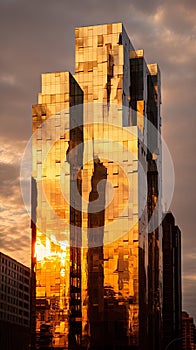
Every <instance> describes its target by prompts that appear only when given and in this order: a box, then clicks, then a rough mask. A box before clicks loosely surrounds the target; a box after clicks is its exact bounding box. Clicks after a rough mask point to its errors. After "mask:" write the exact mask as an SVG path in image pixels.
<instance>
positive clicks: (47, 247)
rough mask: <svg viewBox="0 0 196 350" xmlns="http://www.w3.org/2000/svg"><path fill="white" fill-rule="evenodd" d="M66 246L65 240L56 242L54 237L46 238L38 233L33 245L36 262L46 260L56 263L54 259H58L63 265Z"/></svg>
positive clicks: (67, 244)
mask: <svg viewBox="0 0 196 350" xmlns="http://www.w3.org/2000/svg"><path fill="white" fill-rule="evenodd" d="M68 246H69V243H68V241H66V240H64V241H57V239H56V237H55V236H54V235H50V237H47V236H44V235H42V233H40V232H38V235H37V241H36V244H35V257H36V259H37V261H44V260H46V259H50V260H54V261H56V258H57V257H59V259H60V262H61V265H65V259H66V250H67V247H68ZM62 273H63V272H62Z"/></svg>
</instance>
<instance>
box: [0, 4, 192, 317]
mask: <svg viewBox="0 0 196 350" xmlns="http://www.w3.org/2000/svg"><path fill="white" fill-rule="evenodd" d="M178 3H179V2H178ZM190 3H191V2H189V4H190ZM9 6H11V5H9ZM132 6H133V5H132ZM138 6H139V5H138ZM165 6H166V5H165ZM170 8H171V10H172V7H170ZM176 8H177V9H178V10H179V14H180V13H182V12H181V9H180V8H178V6H177V5H176ZM149 9H150V7H149ZM152 9H153V7H152ZM154 9H155V8H154ZM136 10H137V11H136V14H137V15H138V13H139V14H140V15H141V16H142V13H143V12H142V10H141V8H139V7H136ZM187 11H188V9H187ZM189 15H190V16H191V14H189ZM145 16H146V17H141V18H143V22H142V23H140V22H139V20H138V27H137V25H136V23H135V22H134V21H135V20H133V23H134V24H135V25H136V28H137V29H138V33H139V34H137V30H136V28H134V27H133V25H131V14H130V20H128V18H127V17H126V16H125V17H126V18H125V20H123V22H124V23H125V26H126V30H127V32H128V33H129V35H130V36H131V37H132V33H133V32H134V36H135V37H137V35H138V37H139V40H138V39H137V40H136V39H135V40H134V43H136V44H137V48H141V47H145V53H146V55H147V57H149V55H151V52H153V55H156V61H158V62H159V63H160V65H161V70H162V81H164V84H163V96H164V97H163V99H164V100H163V109H162V120H163V131H164V136H165V135H166V138H167V141H168V145H169V147H170V151H171V153H172V155H173V159H174V162H177V165H176V164H175V169H177V172H176V173H177V174H176V193H175V197H174V200H175V202H174V204H173V205H172V209H173V211H174V214H175V217H176V221H177V224H178V225H179V227H180V229H181V231H182V237H183V243H185V244H184V250H185V252H186V254H184V261H185V263H184V271H187V272H186V275H187V276H185V277H186V278H185V279H184V286H185V287H186V288H187V289H188V288H189V289H190V287H189V285H191V284H193V285H194V261H193V262H192V260H194V254H195V252H194V240H193V236H192V238H191V239H190V240H188V239H187V238H186V237H185V238H184V236H185V235H186V236H187V235H188V234H189V232H188V231H190V232H191V231H192V232H193V228H192V229H191V227H192V226H191V224H190V223H189V222H188V219H187V217H188V215H190V210H189V211H187V212H186V215H185V214H184V211H185V209H186V208H187V207H188V206H187V205H184V209H183V207H182V204H181V201H182V198H185V194H184V195H183V184H184V183H185V184H186V186H187V182H190V183H191V180H190V181H189V180H188V179H187V180H186V181H185V180H184V179H185V176H191V172H190V171H187V173H186V174H185V175H184V176H183V177H182V176H181V175H180V174H181V173H182V172H183V171H184V167H185V165H184V163H183V165H182V161H181V160H180V159H179V158H180V157H179V155H178V153H180V152H179V151H178V149H179V147H182V148H183V147H185V150H186V147H189V145H190V143H191V142H194V140H193V138H192V139H191V138H190V137H189V139H188V138H187V144H186V143H185V144H184V145H183V144H182V143H179V142H176V141H175V139H174V137H176V135H179V137H178V139H182V135H183V134H182V131H181V130H182V128H181V125H183V120H182V119H181V118H177V116H176V115H175V116H174V117H173V108H175V109H174V113H175V114H176V113H177V111H178V108H177V107H176V104H177V101H178V103H179V104H180V103H182V102H181V99H182V98H181V96H187V95H186V93H185V92H184V90H183V92H181V95H180V94H179V95H178V96H180V97H178V96H176V94H177V91H173V99H172V90H169V89H171V86H172V84H174V83H175V84H174V86H173V89H176V81H178V74H179V71H180V73H181V74H182V80H183V74H184V75H185V77H186V69H185V62H186V59H188V58H187V56H186V55H185V56H183V53H181V51H180V48H179V47H178V45H177V43H176V53H175V52H173V51H172V50H174V49H173V47H172V36H170V34H172V33H173V34H174V33H176V36H177V38H178V30H180V29H179V28H178V29H175V28H173V32H172V29H170V33H169V32H165V35H166V34H167V35H168V36H167V35H166V37H165V39H164V40H163V37H162V42H163V44H162V45H161V40H160V47H159V46H158V45H157V46H156V45H155V44H154V47H153V43H152V42H151V43H149V42H148V41H147V40H144V42H142V35H144V34H143V33H142V25H144V24H146V25H147V29H148V28H149V27H148V25H149V22H148V19H149V17H148V9H146V14H145ZM187 16H188V12H187ZM105 17H106V18H105V21H107V22H108V21H109V20H110V18H108V17H107V16H105ZM138 18H139V17H138ZM145 18H146V22H145ZM185 18H187V17H186V16H185ZM88 21H89V20H85V18H84V19H83V20H82V23H81V24H84V25H85V24H87V22H88ZM92 21H94V22H96V23H97V22H100V23H101V22H103V21H104V19H103V17H102V18H100V19H99V18H97V19H96V20H94V19H92V20H91V22H92ZM153 21H154V22H153V23H154V25H155V27H154V28H156V30H158V29H159V30H160V29H161V28H165V29H167V28H168V27H169V28H170V26H171V23H170V26H169V23H166V18H165V17H164V6H163V7H162V11H161V9H159V10H157V11H154V17H153ZM167 21H169V19H167ZM184 22H185V23H184V25H187V26H188V24H187V22H186V21H184ZM174 23H175V22H174ZM190 23H191V22H190ZM166 24H167V25H166ZM177 24H178V21H176V25H177ZM61 25H62V26H63V22H62V24H61ZM71 25H72V24H70V27H69V28H70V32H69V33H70V35H72V34H71V30H72V31H73V28H71ZM190 25H191V24H190ZM73 26H75V23H74V21H73ZM161 26H162V27H161ZM57 27H58V26H57ZM56 30H57V29H56ZM156 30H155V29H154V31H153V29H152V28H149V31H147V33H146V34H145V35H146V38H150V33H152V34H154V37H155V43H156V38H157V37H156V35H157V34H156ZM175 30H177V31H176V32H175ZM193 34H194V32H192V35H193ZM56 35H57V36H58V37H59V40H60V41H59V42H58V45H57V44H55V45H56V50H57V51H58V50H60V49H59V46H63V44H62V42H63V40H64V35H63V33H62V32H60V34H59V31H56ZM51 37H52V35H51ZM160 37H161V32H160ZM182 37H183V36H182ZM177 38H174V42H175V39H177ZM183 38H184V41H185V42H184V44H185V45H186V44H187V45H188V42H189V41H190V42H191V37H190V36H189V37H188V38H187V37H186V38H185V37H183ZM166 39H167V40H166ZM57 41H58V40H57ZM68 41H69V42H71V41H72V40H70V39H69V38H67V42H68ZM40 43H41V41H40ZM138 43H140V47H138ZM21 45H23V43H21ZM41 45H42V47H45V45H46V44H45V43H44V42H42V44H41ZM66 45H67V49H68V48H69V50H68V52H67V53H66V54H62V53H63V52H64V49H62V47H61V50H62V52H61V55H56V54H55V52H56V50H54V51H55V52H53V53H52V55H50V54H48V58H47V59H46V58H44V59H43V61H41V63H40V65H39V64H38V66H39V68H38V73H37V68H36V67H34V68H33V70H32V74H33V75H34V74H36V76H37V80H36V79H35V76H33V75H30V74H29V73H28V74H29V75H27V78H26V79H27V81H26V82H27V83H28V85H29V82H31V83H32V88H31V89H30V90H28V92H27V93H28V97H27V101H28V103H29V101H30V103H29V105H31V103H32V96H34V92H33V90H34V91H36V88H35V85H36V84H37V85H36V86H38V85H39V74H40V73H41V72H44V71H45V67H46V66H47V69H48V71H53V70H56V69H57V67H58V69H59V64H60V67H62V70H64V67H66V68H69V70H71V71H73V67H72V65H71V54H72V56H73V49H70V47H69V45H68V43H67V44H65V46H66ZM167 45H168V46H167ZM150 46H151V48H153V51H152V49H151V48H150ZM22 47H23V48H24V46H22ZM47 47H48V50H49V48H50V45H48V46H47ZM166 47H168V51H167V52H168V56H169V52H170V54H171V53H172V52H173V55H174V61H175V54H176V55H177V53H178V54H179V56H176V60H177V59H178V61H177V62H176V61H175V64H176V67H175V70H176V75H175V74H174V72H175V70H174V65H172V60H167V59H166V58H165V57H164V51H165V48H166ZM11 48H12V49H13V50H14V46H11ZM163 49H164V50H163ZM169 49H170V50H171V51H169ZM189 49H190V50H193V49H194V48H192V49H191V47H189ZM15 50H16V51H15V52H17V53H19V50H18V49H16V48H15ZM161 50H163V51H161ZM178 50H179V51H178ZM38 51H39V50H38ZM35 52H36V49H35ZM41 52H42V53H44V49H43V51H41ZM49 52H50V50H49ZM161 52H162V54H163V58H161ZM25 54H26V53H25ZM67 54H68V55H67ZM53 55H54V56H53ZM69 55H70V58H68V61H67V63H65V57H66V58H67V57H69ZM159 55H160V59H159ZM38 56H39V54H38ZM57 56H58V58H57ZM59 56H61V57H60V58H59ZM190 56H191V52H190ZM55 57H56V59H55ZM62 57H63V58H62ZM16 58H17V56H16ZM164 59H165V60H164ZM190 59H191V58H190V57H189V60H190ZM148 61H151V59H150V60H149V59H148ZM46 62H47V64H46ZM27 63H28V61H27ZM31 64H33V62H32V61H31ZM181 65H182V67H184V71H182V70H180V67H181ZM164 67H165V68H164ZM25 69H26V71H28V67H26V68H25V66H24V67H23V70H24V71H25ZM190 69H191V65H189V71H188V72H187V74H188V75H187V79H189V80H190V81H192V76H191V73H190ZM23 70H20V66H19V72H20V74H21V77H22V72H23ZM166 72H169V73H170V75H167V73H166ZM12 73H13V74H7V75H6V74H4V73H3V74H2V76H1V84H2V85H4V86H5V85H6V86H7V89H8V91H9V93H12V91H13V92H15V90H14V89H15V87H17V84H18V83H19V80H18V81H16V80H14V79H16V77H14V71H13V70H12ZM172 74H173V75H172ZM15 75H16V76H17V72H15ZM22 79H23V80H21V82H22V81H23V83H24V82H25V78H22ZM35 80H36V83H35ZM34 84H35V85H34ZM185 86H186V89H187V88H188V86H187V85H186V84H185ZM185 86H184V89H185ZM20 89H21V90H20ZM20 89H19V90H17V91H18V92H17V94H19V95H16V97H17V99H18V101H19V98H21V97H20V94H21V93H20V91H22V90H23V88H22V86H21V87H20ZM38 89H39V88H38ZM38 89H37V90H38ZM167 89H168V92H166V90H167ZM177 89H178V90H179V89H180V87H179V86H177ZM25 90H27V89H26V88H25V89H24V91H25ZM169 91H170V94H169ZM30 98H31V100H30ZM188 98H191V96H189V97H187V99H188ZM33 99H34V101H35V97H34V98H33ZM23 100H24V97H23V98H22V99H21V102H22V103H24V101H23ZM179 100H180V101H179ZM13 101H14V100H13ZM175 101H176V102H175ZM174 102H175V103H174ZM185 102H186V110H184V113H185V114H186V113H187V115H188V116H189V117H190V119H191V116H190V111H189V110H188V111H187V106H188V105H189V103H188V100H185ZM185 102H184V103H185ZM29 105H28V106H27V105H26V104H25V106H22V105H20V104H18V105H17V106H15V108H16V107H17V108H16V111H17V110H18V120H20V114H21V115H23V116H22V117H21V120H22V124H23V123H24V120H25V123H26V124H23V125H25V126H26V127H25V128H26V129H27V131H26V133H25V134H24V132H23V131H22V125H21V126H20V127H18V129H17V127H16V128H15V127H14V125H15V124H14V120H13V119H11V120H12V122H13V124H12V125H11V124H10V125H9V127H7V128H6V127H5V128H4V139H5V142H6V140H7V141H8V135H10V134H12V133H13V135H12V136H14V132H15V130H16V132H15V139H14V141H15V142H14V144H12V145H11V142H10V140H9V142H6V145H7V146H6V147H7V148H6V149H5V148H4V153H1V154H2V155H3V157H4V158H3V160H2V163H3V168H2V169H3V170H4V171H5V173H6V174H7V175H6V176H7V178H6V180H7V182H4V183H3V185H4V188H3V189H4V190H5V192H2V193H5V195H6V194H7V193H9V190H13V189H14V190H15V191H16V192H11V194H12V196H10V198H9V201H7V202H6V205H7V208H6V205H5V204H4V208H3V206H2V213H3V214H4V215H6V210H13V211H14V208H15V207H14V205H15V202H16V203H20V194H19V187H18V183H17V178H18V164H17V161H16V158H17V157H18V158H19V157H20V155H21V153H22V151H23V149H24V147H25V140H27V139H28V137H29V131H30V110H29ZM183 105H184V104H183V103H182V106H183ZM174 106H175V107H174ZM5 107H7V106H5ZM9 108H10V107H7V109H6V108H5V110H4V113H6V111H7V113H8V116H9ZM20 108H22V109H21V110H20ZM24 111H25V113H28V115H29V118H28V116H27V115H26V114H25V116H24ZM21 112H22V113H21ZM178 112H179V115H180V107H179V111H178ZM169 117H170V118H169ZM12 118H13V117H12ZM173 118H174V123H173ZM179 119H180V122H181V123H178V120H179ZM6 120H7V119H6ZM27 120H28V121H27ZM190 122H191V121H190ZM176 124H177V132H175V134H174V133H173V129H172V127H173V128H174V127H175V128H176ZM4 125H5V124H4ZM192 126H194V124H193V121H192ZM28 128H29V129H28ZM192 129H194V128H193V127H192ZM185 131H186V129H184V130H183V132H184V133H185ZM192 132H193V130H192ZM178 133H179V134H178ZM190 133H191V131H190V130H189V129H187V134H190ZM183 137H184V139H185V140H186V135H183ZM173 139H174V141H173ZM191 140H192V141H191ZM192 149H193V146H191V147H190V151H189V152H190V153H191V150H192ZM14 150H15V151H16V153H15V154H13V151H14ZM181 152H182V155H183V154H184V153H183V152H185V151H183V149H182V150H181ZM185 154H188V153H187V151H186V152H185ZM185 154H184V157H183V159H184V161H185V162H188V157H185ZM193 162H194V161H192V163H188V164H189V168H187V169H190V167H191V166H192V167H193V166H194V164H193ZM9 171H11V173H12V174H11V175H12V177H11V175H10V177H9ZM2 175H4V173H3V174H2ZM181 181H182V183H181ZM192 181H193V179H192ZM181 186H182V187H181ZM186 186H185V189H186ZM15 193H16V194H17V195H18V199H17V200H16V197H15ZM190 195H191V191H189V195H188V197H190ZM20 208H21V209H20V210H21V212H18V217H17V216H15V217H14V215H13V217H12V220H14V221H12V222H11V221H10V218H9V217H7V219H6V217H5V219H4V218H2V223H3V220H7V221H6V222H5V221H4V223H5V231H3V230H2V240H1V246H2V248H4V251H6V252H8V253H9V255H12V256H14V257H16V258H17V257H20V259H19V260H21V261H23V262H28V260H29V254H26V255H25V249H28V246H29V241H28V240H26V238H27V235H28V232H29V230H28V231H27V230H26V233H23V232H25V228H26V227H27V225H28V224H29V219H27V216H26V214H25V212H24V211H23V209H22V204H21V206H20ZM193 208H194V205H193V206H192V209H193ZM3 210H4V211H3ZM11 212H12V211H11ZM176 212H177V213H178V215H176ZM3 214H2V215H3ZM20 215H23V216H22V217H20ZM183 215H184V216H183ZM16 218H17V219H16ZM182 218H184V219H183V220H182ZM181 220H182V222H181ZM186 221H187V222H186ZM189 221H190V222H191V220H189ZM192 221H193V216H192ZM189 225H190V229H189ZM6 226H7V227H8V228H9V231H7V230H6ZM13 226H15V227H16V229H15V228H14V227H13ZM12 230H17V231H18V233H17V234H18V237H20V239H19V238H17V236H15V234H14V236H12ZM3 232H5V233H4V235H3ZM6 233H7V234H6ZM5 234H6V236H5ZM13 237H15V239H14V240H13ZM3 238H4V241H3ZM189 241H190V242H191V246H192V248H189ZM11 244H12V247H11ZM14 245H15V247H14ZM22 246H23V250H22V251H21V255H20V253H18V254H16V250H18V249H19V247H22ZM14 248H15V249H14ZM190 254H192V257H190V256H189V255H190ZM189 264H190V267H189V268H188V265H189ZM186 266H187V267H186ZM190 290H191V289H190ZM192 290H193V289H192ZM192 293H193V292H192ZM191 295H192V294H191ZM191 295H190V296H189V298H191ZM184 296H185V301H186V303H187V302H188V293H186V289H185V293H184ZM193 304H194V301H193V302H192V306H191V304H189V305H190V306H189V307H185V308H186V309H187V310H188V311H189V312H190V313H191V315H193V313H194V315H195V311H193V312H192V310H193ZM185 305H186V304H185ZM190 307H192V310H190Z"/></svg>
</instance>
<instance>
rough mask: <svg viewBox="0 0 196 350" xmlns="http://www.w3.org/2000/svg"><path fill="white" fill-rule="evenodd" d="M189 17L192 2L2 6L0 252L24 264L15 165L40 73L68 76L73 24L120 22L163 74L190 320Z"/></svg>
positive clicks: (194, 282) (194, 262) (193, 54)
mask: <svg viewBox="0 0 196 350" xmlns="http://www.w3.org/2000/svg"><path fill="white" fill-rule="evenodd" d="M195 18H196V2H195V0H178V1H177V0H172V1H171V0H165V1H161V0H123V1H117V0H108V1H105V0H99V1H94V0H83V1H79V0H73V1H66V0H47V1H46V0H41V1H38V0H34V1H32V2H30V1H26V0H1V1H0V27H1V28H0V33H1V35H0V36H1V42H0V44H1V46H0V48H1V55H0V99H1V112H0V118H1V124H0V125H1V129H0V130H1V132H0V144H1V147H0V184H1V185H0V251H2V252H4V253H6V254H8V255H10V256H12V257H13V258H15V259H18V260H19V261H20V262H22V263H25V264H27V265H29V263H30V229H29V222H30V219H29V217H28V215H27V213H26V210H25V208H24V206H23V203H22V198H21V193H20V185H19V183H20V162H21V157H22V154H23V151H24V149H25V146H26V143H27V141H28V139H29V138H30V136H31V105H32V104H34V103H36V102H37V94H38V92H39V91H40V74H41V73H44V72H53V71H67V70H68V71H71V72H72V73H74V28H75V27H78V26H83V25H91V24H101V23H110V22H121V21H122V22H123V23H124V26H125V29H126V31H127V33H128V35H129V37H130V39H131V41H132V43H133V46H134V47H135V49H141V48H143V49H144V52H145V58H146V60H147V62H148V63H154V62H157V63H158V64H159V66H160V69H161V75H162V113H161V114H162V124H163V126H162V133H163V137H164V139H165V141H166V142H167V145H168V147H169V150H170V152H171V155H172V158H173V162H174V166H175V192H174V197H173V201H172V205H171V210H172V212H173V214H174V216H175V218H176V224H177V225H178V226H179V227H180V229H181V232H182V245H183V294H184V295H183V308H184V309H185V310H186V311H188V312H189V313H190V314H191V315H192V316H194V318H195V321H196V296H195V295H196V294H195V290H196V234H195V203H196V191H195V188H196V186H195V174H196V162H195V155H194V151H195V150H196V137H195V129H196V128H195V126H196V122H195V102H196V94H195V84H196V83H195V81H196V79H195V78H196V77H195V72H196V64H195V62H196V40H195V37H196V24H195V23H196V22H195ZM168 176H169V174H168Z"/></svg>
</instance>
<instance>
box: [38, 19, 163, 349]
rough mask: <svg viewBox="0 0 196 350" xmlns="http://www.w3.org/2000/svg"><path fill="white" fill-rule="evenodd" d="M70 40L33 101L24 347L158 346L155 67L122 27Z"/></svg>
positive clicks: (100, 28) (96, 29)
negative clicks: (29, 290) (71, 46)
mask: <svg viewBox="0 0 196 350" xmlns="http://www.w3.org/2000/svg"><path fill="white" fill-rule="evenodd" d="M75 37H76V45H75V48H76V71H75V76H74V77H73V76H72V75H71V74H70V73H65V72H59V73H49V74H43V75H42V92H41V93H40V94H39V97H38V104H37V105H34V106H33V130H34V135H33V189H34V190H33V196H32V198H33V200H32V204H33V205H32V218H33V219H32V237H33V240H32V242H33V245H32V268H33V271H34V272H35V275H34V277H35V279H34V281H35V285H36V286H35V288H34V291H33V294H32V297H33V298H32V310H34V311H33V315H35V313H36V320H35V321H36V322H34V321H33V322H34V323H33V324H34V325H35V327H36V338H34V341H33V343H34V345H33V346H34V347H36V348H38V349H42V348H44V347H43V344H45V345H44V346H45V348H50V347H53V348H54V349H68V348H69V349H97V350H98V349H109V348H111V349H112V348H115V349H147V347H148V348H149V349H158V348H159V342H160V339H161V337H160V332H161V308H162V305H161V295H160V294H161V293H160V292H161V286H162V283H161V273H160V271H161V255H160V247H161V242H162V237H161V229H160V227H159V224H160V223H159V219H160V216H161V205H160V199H161V174H160V167H161V141H160V137H159V133H160V124H161V123H160V103H161V95H160V72H159V68H158V66H157V65H156V64H154V65H146V63H145V59H144V54H143V50H136V51H135V50H134V48H133V45H132V44H131V42H130V40H129V38H128V36H127V34H126V32H125V29H124V27H123V25H122V23H114V24H104V25H97V26H89V27H81V28H76V31H75ZM35 194H36V195H35ZM35 289H36V293H35Z"/></svg>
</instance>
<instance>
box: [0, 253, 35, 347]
mask: <svg viewBox="0 0 196 350" xmlns="http://www.w3.org/2000/svg"><path fill="white" fill-rule="evenodd" d="M29 344H30V269H29V268H28V267H26V266H24V265H23V264H21V263H19V262H18V261H16V260H14V259H12V258H11V257H9V256H7V255H5V254H3V253H1V252H0V349H3V350H27V349H28V348H29Z"/></svg>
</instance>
